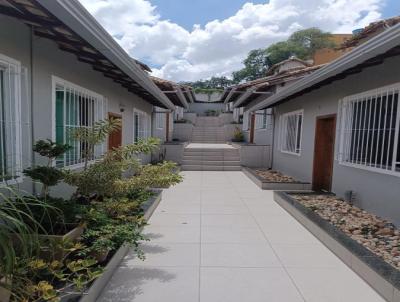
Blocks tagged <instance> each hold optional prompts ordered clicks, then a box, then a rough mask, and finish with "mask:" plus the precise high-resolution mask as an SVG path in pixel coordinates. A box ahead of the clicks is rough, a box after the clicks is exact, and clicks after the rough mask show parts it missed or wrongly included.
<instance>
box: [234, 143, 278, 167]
mask: <svg viewBox="0 0 400 302" xmlns="http://www.w3.org/2000/svg"><path fill="white" fill-rule="evenodd" d="M232 145H233V146H234V147H237V148H240V164H241V165H242V166H244V167H250V168H266V169H270V168H271V146H268V145H254V144H246V143H245V144H239V143H232Z"/></svg>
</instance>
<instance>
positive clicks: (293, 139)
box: [280, 110, 304, 155]
mask: <svg viewBox="0 0 400 302" xmlns="http://www.w3.org/2000/svg"><path fill="white" fill-rule="evenodd" d="M303 113H304V112H303V110H298V111H293V112H289V113H285V114H283V115H282V116H281V118H280V134H281V135H280V150H281V152H284V153H290V154H296V155H300V153H301V136H302V128H303Z"/></svg>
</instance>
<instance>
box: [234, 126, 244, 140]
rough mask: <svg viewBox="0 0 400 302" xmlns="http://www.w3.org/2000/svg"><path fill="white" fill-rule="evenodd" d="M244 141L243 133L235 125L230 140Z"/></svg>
mask: <svg viewBox="0 0 400 302" xmlns="http://www.w3.org/2000/svg"><path fill="white" fill-rule="evenodd" d="M243 141H244V134H243V132H242V130H240V128H239V127H235V131H234V132H233V138H232V142H235V143H240V142H243Z"/></svg>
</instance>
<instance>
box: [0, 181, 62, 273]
mask: <svg viewBox="0 0 400 302" xmlns="http://www.w3.org/2000/svg"><path fill="white" fill-rule="evenodd" d="M0 199H1V202H0V221H1V223H0V276H2V277H5V278H8V279H9V278H10V277H11V276H12V275H13V272H14V268H15V266H16V264H17V262H18V261H17V257H23V258H29V257H32V256H34V255H37V254H38V253H39V251H40V241H39V238H38V233H42V234H43V233H46V231H47V230H46V229H45V228H44V227H43V226H42V225H41V224H40V222H39V221H38V220H36V219H35V217H34V215H33V213H32V211H31V209H32V207H37V208H40V209H41V211H42V213H43V214H44V215H46V213H47V212H48V211H50V210H55V209H54V208H53V207H52V206H50V205H48V204H46V203H44V202H42V201H40V200H38V199H36V198H35V197H28V196H24V197H23V198H22V196H20V195H19V194H18V193H17V192H16V191H14V190H13V189H12V188H10V187H1V190H0ZM15 200H20V206H17V205H16V203H15ZM21 205H22V206H23V207H22V206H21Z"/></svg>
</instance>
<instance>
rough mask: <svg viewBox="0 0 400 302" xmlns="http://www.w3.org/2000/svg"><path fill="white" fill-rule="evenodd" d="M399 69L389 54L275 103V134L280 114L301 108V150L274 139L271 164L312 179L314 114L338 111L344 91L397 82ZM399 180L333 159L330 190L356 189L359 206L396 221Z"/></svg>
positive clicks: (399, 207) (399, 62)
mask: <svg viewBox="0 0 400 302" xmlns="http://www.w3.org/2000/svg"><path fill="white" fill-rule="evenodd" d="M399 69H400V57H395V58H390V59H387V60H386V61H385V62H384V63H383V64H381V65H378V66H374V67H370V68H367V69H365V70H364V71H362V72H361V73H359V74H355V75H352V76H349V77H347V78H345V79H343V80H340V81H336V82H334V83H332V84H330V85H328V86H324V87H321V88H319V89H318V90H315V91H313V92H311V93H307V94H305V95H303V96H301V97H298V98H295V99H293V100H291V101H289V102H287V103H284V104H282V105H280V106H278V107H277V108H276V118H275V126H276V131H275V136H276V137H278V135H279V132H278V123H279V117H280V116H281V115H282V114H284V113H286V112H290V111H294V110H298V109H304V124H303V134H302V143H301V145H302V151H301V155H300V156H296V155H290V154H285V153H282V152H280V151H279V150H278V148H277V146H278V144H277V143H276V144H275V146H274V154H273V168H274V169H277V170H280V171H282V172H283V173H285V174H288V175H291V176H294V177H296V178H298V179H299V180H302V181H307V182H311V181H312V169H313V156H314V137H315V125H316V118H317V117H318V116H323V115H329V114H335V113H337V111H338V105H339V104H338V101H339V99H341V98H343V97H345V96H347V95H352V94H355V93H360V92H363V91H367V90H371V89H374V88H379V87H381V86H385V85H388V84H393V83H396V82H400V74H399ZM338 139H339V135H337V137H336V148H337V145H338ZM275 141H276V142H277V141H278V140H275ZM336 151H337V150H336ZM399 183H400V177H399V176H392V175H387V174H382V173H377V172H370V171H366V170H362V169H359V168H354V167H347V166H343V165H340V164H339V163H338V161H337V160H336V159H335V162H334V169H333V180H332V187H333V192H335V193H337V194H338V195H339V196H341V197H344V196H345V192H346V191H348V190H353V191H354V192H356V204H357V205H358V206H360V207H362V208H364V209H366V210H368V211H371V212H374V213H376V214H378V215H380V216H382V217H384V218H388V219H390V220H392V221H394V222H395V223H397V224H400V202H399V196H400V186H399Z"/></svg>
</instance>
